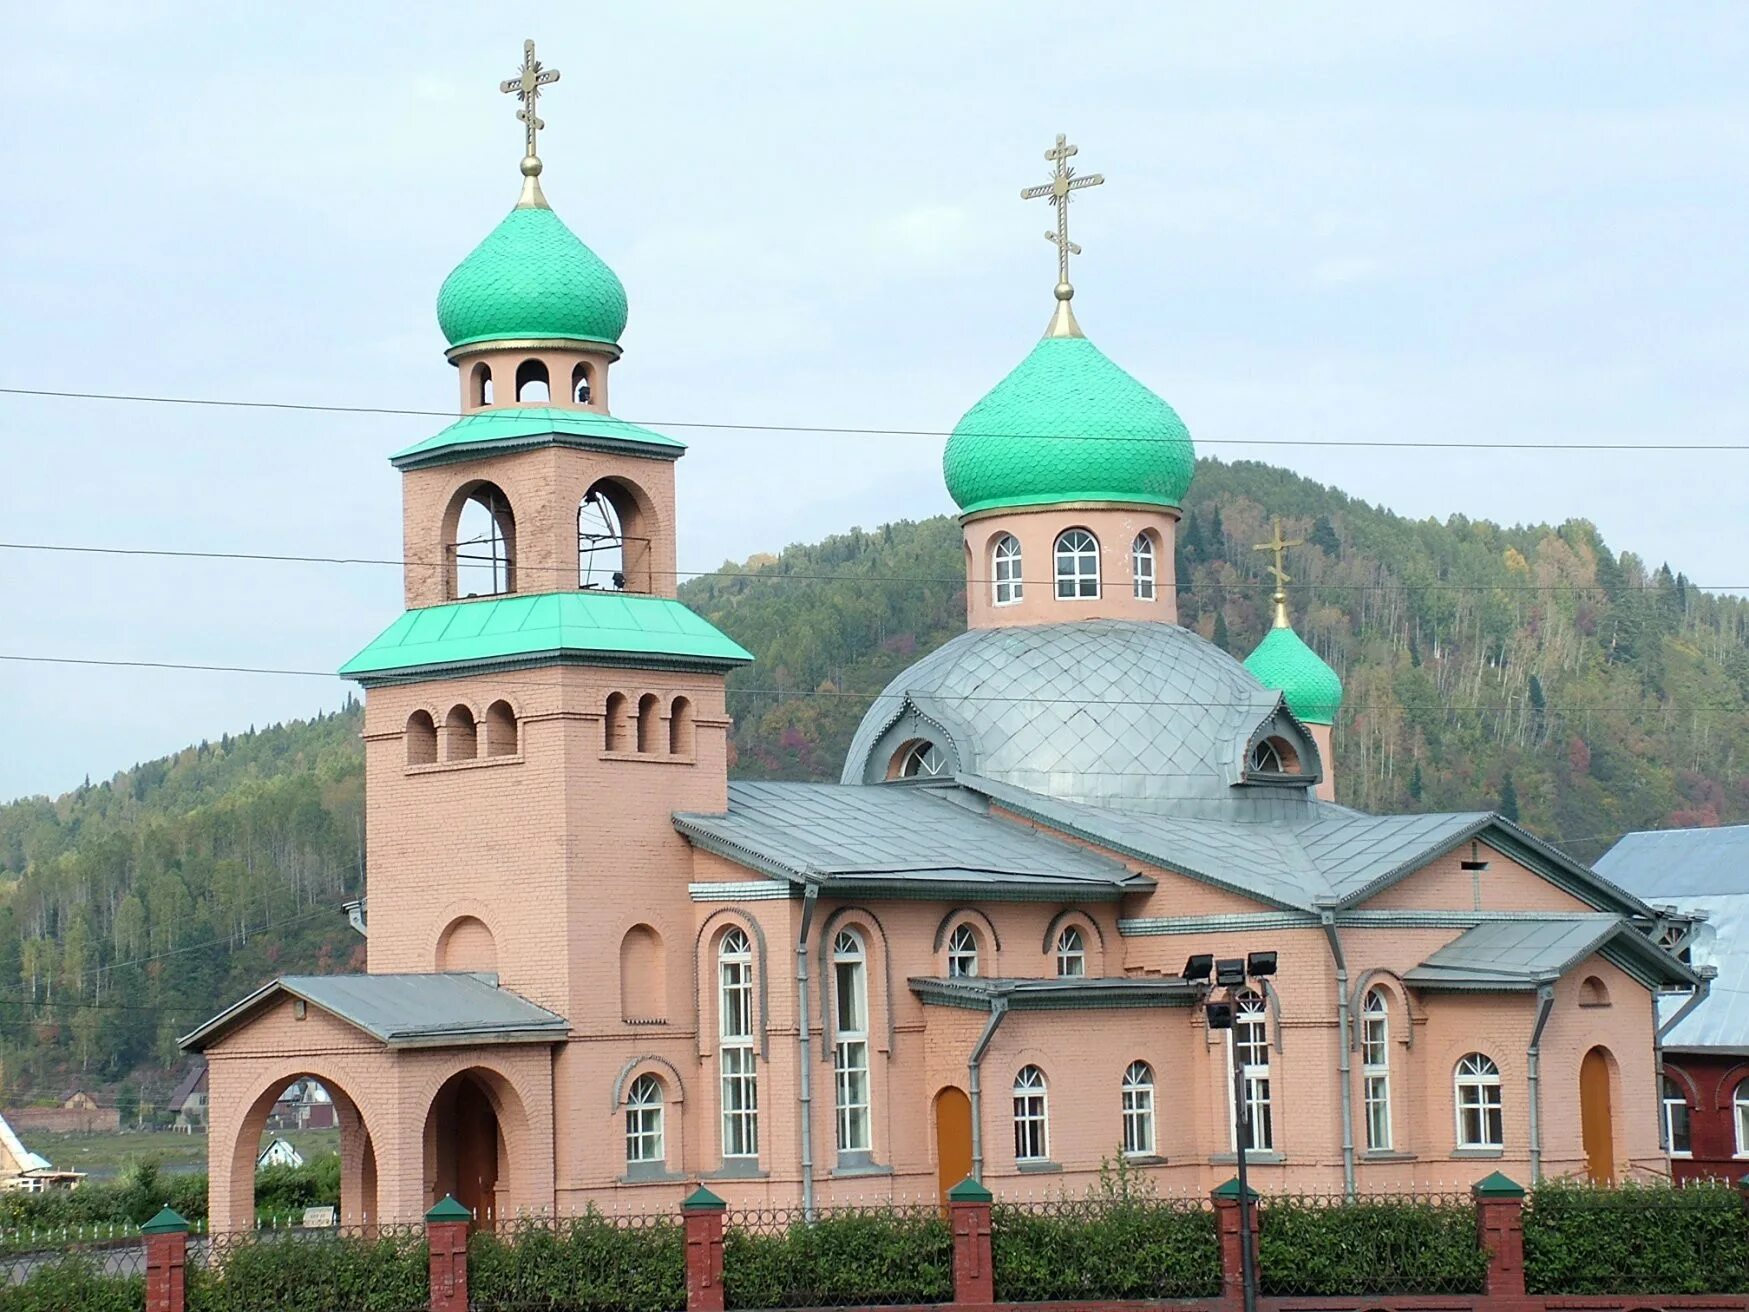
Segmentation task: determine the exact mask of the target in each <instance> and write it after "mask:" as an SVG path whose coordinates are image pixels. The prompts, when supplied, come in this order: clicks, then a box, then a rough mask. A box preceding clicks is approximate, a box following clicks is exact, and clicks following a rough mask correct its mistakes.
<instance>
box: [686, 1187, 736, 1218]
mask: <svg viewBox="0 0 1749 1312" xmlns="http://www.w3.org/2000/svg"><path fill="white" fill-rule="evenodd" d="M680 1206H681V1207H682V1208H683V1209H685V1210H686V1211H689V1212H720V1211H722V1210H723V1209H724V1208H725V1207H727V1206H728V1204H727V1203H725V1202H724V1201H723V1200H722V1199H721V1198H718V1197H717V1196H716V1195H715V1194H713V1193H712V1192H711V1191H710V1190H709V1189H706V1188H705V1187H704V1186H703V1185H702V1184H701V1185H699V1187H698V1188H696V1189H694V1190H693V1191H692V1192H691V1193H689V1194H688V1195H687V1196H686V1201H685V1202H683V1203H681V1204H680Z"/></svg>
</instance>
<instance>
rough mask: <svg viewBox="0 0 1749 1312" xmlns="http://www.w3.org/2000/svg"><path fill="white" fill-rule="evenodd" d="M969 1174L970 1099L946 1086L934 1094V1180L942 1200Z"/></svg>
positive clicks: (970, 1140) (970, 1161)
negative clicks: (938, 1187)
mask: <svg viewBox="0 0 1749 1312" xmlns="http://www.w3.org/2000/svg"><path fill="white" fill-rule="evenodd" d="M971 1173H972V1100H971V1099H970V1098H968V1097H966V1095H965V1091H964V1090H963V1089H956V1088H954V1087H953V1085H951V1084H950V1085H948V1086H947V1088H945V1089H943V1090H942V1091H941V1092H940V1093H938V1094H936V1095H935V1178H936V1182H937V1184H938V1185H939V1186H940V1190H941V1201H942V1202H943V1203H946V1202H947V1191H948V1190H949V1189H952V1188H953V1187H954V1186H955V1185H956V1184H958V1183H959V1182H960V1181H961V1180H963V1179H965V1178H966V1177H967V1176H968V1175H970V1174H971Z"/></svg>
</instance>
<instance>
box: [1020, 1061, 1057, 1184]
mask: <svg viewBox="0 0 1749 1312" xmlns="http://www.w3.org/2000/svg"><path fill="white" fill-rule="evenodd" d="M1050 1148H1051V1141H1050V1121H1049V1111H1048V1108H1047V1107H1046V1105H1045V1073H1044V1072H1043V1071H1041V1070H1040V1069H1039V1068H1038V1067H1037V1066H1022V1067H1021V1068H1020V1074H1018V1075H1016V1076H1015V1077H1014V1160H1015V1161H1017V1162H1042V1161H1045V1160H1047V1159H1048V1158H1049V1157H1050V1155H1051V1154H1050Z"/></svg>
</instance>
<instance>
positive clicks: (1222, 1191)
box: [1209, 1153, 1263, 1202]
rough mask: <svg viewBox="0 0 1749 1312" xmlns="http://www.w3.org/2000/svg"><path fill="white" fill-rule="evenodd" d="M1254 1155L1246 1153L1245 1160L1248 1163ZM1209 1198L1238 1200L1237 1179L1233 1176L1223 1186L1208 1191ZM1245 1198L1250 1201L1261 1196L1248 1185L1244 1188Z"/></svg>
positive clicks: (1219, 1185) (1218, 1185)
mask: <svg viewBox="0 0 1749 1312" xmlns="http://www.w3.org/2000/svg"><path fill="white" fill-rule="evenodd" d="M1256 1155H1257V1154H1255V1153H1247V1154H1246V1160H1247V1161H1249V1160H1251V1159H1252V1158H1254V1157H1255V1156H1256ZM1209 1196H1210V1197H1211V1198H1231V1199H1233V1200H1234V1201H1235V1202H1237V1201H1238V1199H1239V1177H1238V1176H1236V1175H1235V1176H1234V1177H1233V1178H1232V1179H1230V1180H1228V1181H1227V1182H1226V1183H1225V1184H1217V1185H1216V1186H1215V1187H1214V1188H1213V1189H1211V1190H1209ZM1245 1197H1247V1198H1250V1199H1258V1198H1261V1197H1263V1195H1262V1194H1260V1193H1258V1192H1257V1191H1256V1190H1255V1189H1253V1188H1252V1187H1251V1186H1250V1185H1246V1186H1245Z"/></svg>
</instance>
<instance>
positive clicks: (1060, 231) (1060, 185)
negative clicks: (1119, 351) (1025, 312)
mask: <svg viewBox="0 0 1749 1312" xmlns="http://www.w3.org/2000/svg"><path fill="white" fill-rule="evenodd" d="M1079 152H1080V147H1078V146H1072V145H1070V144H1069V139H1068V137H1066V136H1065V135H1064V134H1063V133H1061V132H1059V133H1057V144H1056V145H1055V146H1053V147H1051V149H1049V150H1047V151H1046V152H1045V159H1047V160H1049V161H1050V162H1051V163H1052V164H1053V165H1055V168H1054V169H1053V170H1052V172H1051V180H1050V181H1049V182H1046V183H1042V184H1040V185H1039V186H1036V187H1026V188H1023V189H1022V190H1021V193H1020V198H1021V199H1022V200H1037V199H1038V198H1039V197H1041V196H1048V197H1049V198H1050V202H1051V205H1052V207H1053V208H1054V209H1055V210H1056V211H1057V230H1056V231H1055V232H1050V231H1047V232H1046V233H1045V240H1046V241H1048V242H1050V243H1051V244H1052V245H1054V246H1055V247H1056V248H1057V289H1056V291H1057V312H1056V315H1055V316H1054V317H1053V318H1052V319H1051V326H1050V329H1049V331H1047V332H1046V334H1045V335H1046V336H1047V337H1080V336H1082V335H1083V334H1082V332H1081V326H1080V325H1079V324H1077V323H1076V322H1075V315H1074V312H1073V311H1072V310H1070V309H1069V302H1070V300H1071V299H1073V297H1074V295H1075V288H1074V286H1073V285H1072V284H1071V283H1070V282H1069V257H1070V256H1071V255H1079V254H1080V253H1081V248H1080V247H1079V246H1077V245H1076V244H1075V243H1074V242H1072V241H1070V240H1069V201H1070V199H1071V197H1072V196H1073V194H1074V193H1075V192H1077V191H1079V190H1081V189H1082V188H1083V187H1098V186H1101V185H1103V184H1104V182H1105V175H1104V174H1103V173H1086V174H1081V175H1079V176H1077V175H1076V173H1075V170H1074V169H1072V168H1070V167H1069V159H1070V157H1072V156H1074V155H1076V154H1078V153H1079Z"/></svg>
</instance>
